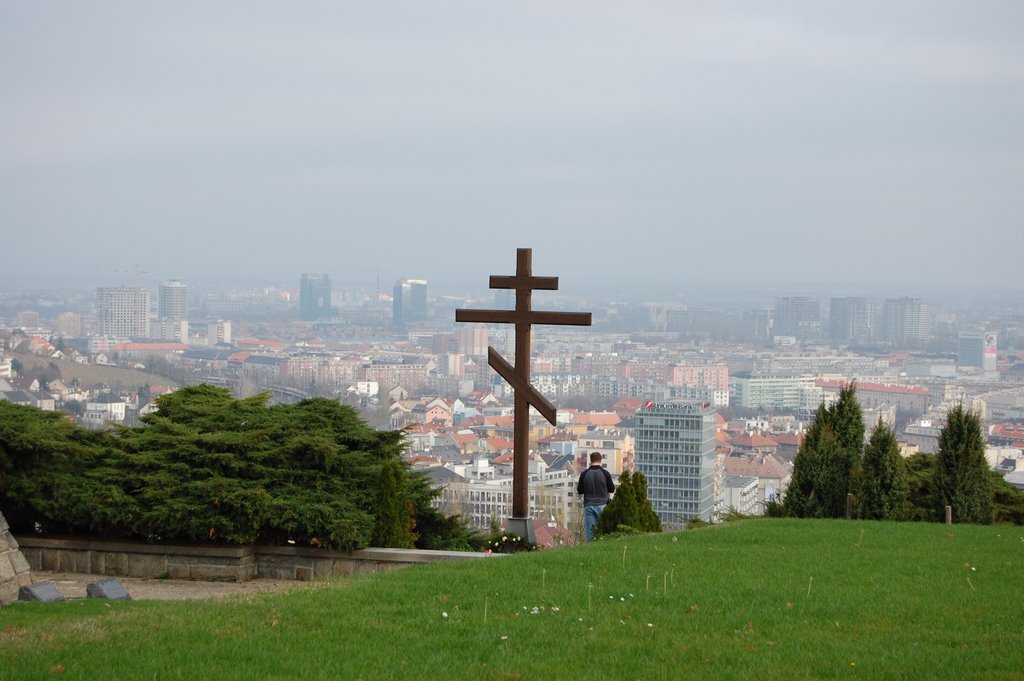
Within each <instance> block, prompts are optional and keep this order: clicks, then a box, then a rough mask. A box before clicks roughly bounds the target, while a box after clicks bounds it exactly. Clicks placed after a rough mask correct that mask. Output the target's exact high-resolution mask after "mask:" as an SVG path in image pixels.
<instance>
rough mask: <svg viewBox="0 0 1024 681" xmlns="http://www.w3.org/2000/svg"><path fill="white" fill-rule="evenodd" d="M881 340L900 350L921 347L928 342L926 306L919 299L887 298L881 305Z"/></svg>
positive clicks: (927, 311)
mask: <svg viewBox="0 0 1024 681" xmlns="http://www.w3.org/2000/svg"><path fill="white" fill-rule="evenodd" d="M881 326H882V329H881V330H882V340H884V341H885V342H886V343H890V344H892V345H895V346H896V347H900V348H916V347H921V346H922V345H924V344H925V342H926V341H927V340H928V327H929V310H928V304H927V303H922V302H921V299H920V298H888V299H886V301H885V303H884V304H883V305H882V325H881Z"/></svg>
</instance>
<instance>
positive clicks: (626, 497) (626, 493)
mask: <svg viewBox="0 0 1024 681" xmlns="http://www.w3.org/2000/svg"><path fill="white" fill-rule="evenodd" d="M639 516H640V504H639V502H638V500H637V498H636V489H635V488H634V486H633V480H632V475H631V474H630V472H629V471H623V472H622V475H620V476H619V484H617V485H616V486H615V495H614V496H613V497H612V498H611V500H610V501H609V502H608V505H607V506H606V507H605V509H604V512H603V513H602V514H601V517H600V518H598V519H597V526H596V527H595V528H594V529H595V534H596V535H597V536H600V535H602V534H612V533H614V532H638V531H640V527H639V526H638V525H637V521H638V520H639Z"/></svg>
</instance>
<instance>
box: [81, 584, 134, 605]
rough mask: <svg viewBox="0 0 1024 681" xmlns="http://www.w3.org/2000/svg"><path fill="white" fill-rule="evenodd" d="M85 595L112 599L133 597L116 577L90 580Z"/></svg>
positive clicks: (120, 599) (118, 599)
mask: <svg viewBox="0 0 1024 681" xmlns="http://www.w3.org/2000/svg"><path fill="white" fill-rule="evenodd" d="M85 595H86V596H88V597H89V598H106V599H107V600H111V601H130V600H131V599H132V597H131V595H130V594H129V593H128V592H127V591H126V590H125V588H124V586H122V585H121V582H119V581H117V580H116V579H101V580H98V581H95V582H89V583H88V584H87V585H86V587H85Z"/></svg>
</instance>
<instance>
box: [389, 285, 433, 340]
mask: <svg viewBox="0 0 1024 681" xmlns="http://www.w3.org/2000/svg"><path fill="white" fill-rule="evenodd" d="M426 318H427V281H426V279H400V280H398V281H397V282H395V293H394V299H393V303H392V320H393V321H394V324H395V328H398V329H401V328H404V327H405V326H406V325H408V324H410V323H413V322H422V321H424V320H425V319H426Z"/></svg>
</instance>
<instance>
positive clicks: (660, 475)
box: [634, 400, 716, 526]
mask: <svg viewBox="0 0 1024 681" xmlns="http://www.w3.org/2000/svg"><path fill="white" fill-rule="evenodd" d="M634 433H635V437H634V449H635V451H636V470H637V472H638V473H643V474H644V476H645V477H646V478H647V498H648V499H650V501H651V507H652V508H653V509H654V512H655V513H657V514H658V517H659V518H661V522H662V523H665V524H666V525H668V526H673V525H674V526H679V525H683V524H685V523H686V521H687V520H690V519H691V518H701V519H703V520H711V516H712V514H713V513H714V510H715V477H716V470H715V410H714V409H713V408H711V407H709V406H707V403H705V402H690V401H684V400H671V401H666V402H652V401H649V402H647V403H645V404H644V406H642V407H640V409H638V410H637V412H636V428H635V430H634Z"/></svg>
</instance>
